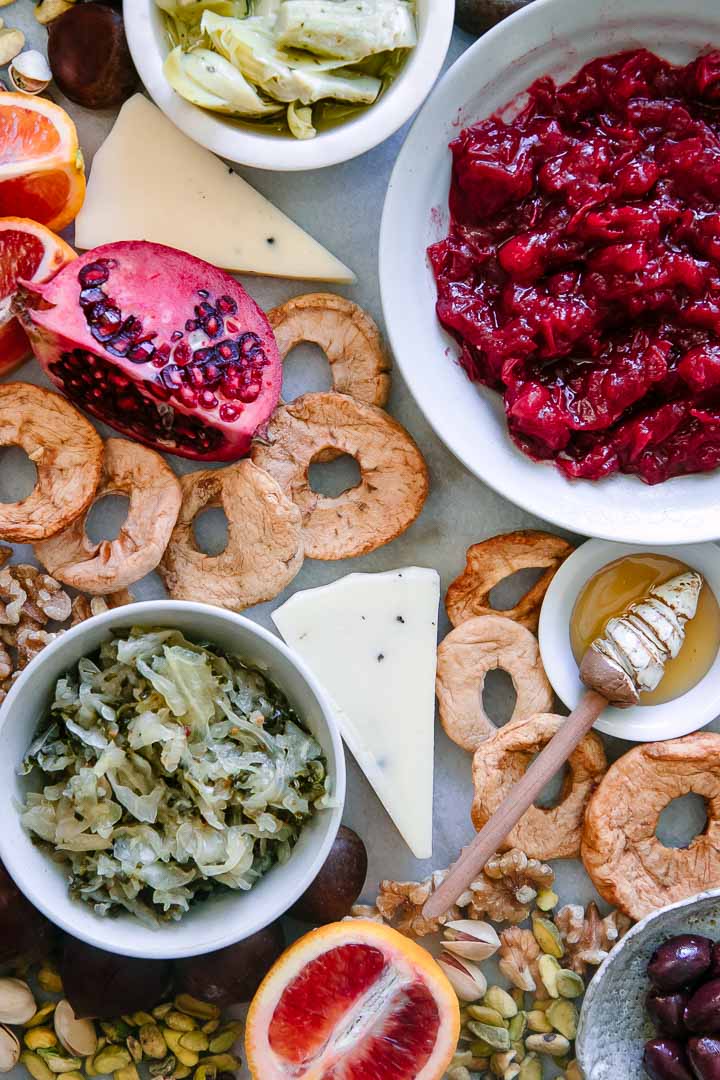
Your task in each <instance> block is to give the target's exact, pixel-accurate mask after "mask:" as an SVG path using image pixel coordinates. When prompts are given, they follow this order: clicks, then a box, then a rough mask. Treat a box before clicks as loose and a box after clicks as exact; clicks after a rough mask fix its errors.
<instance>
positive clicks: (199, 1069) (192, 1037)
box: [0, 966, 242, 1080]
mask: <svg viewBox="0 0 720 1080" xmlns="http://www.w3.org/2000/svg"><path fill="white" fill-rule="evenodd" d="M37 981H38V984H39V986H40V988H41V989H43V990H45V991H46V992H47V993H51V994H55V995H58V994H61V993H62V983H61V981H60V977H59V975H58V974H57V972H56V971H55V970H54V969H53V968H51V967H48V966H45V967H43V968H41V969H40V972H39V974H38V976H37ZM10 1025H11V1026H10ZM13 1027H15V1028H20V1029H21V1031H20V1032H16V1031H14V1030H13V1029H12V1028H13ZM241 1030H242V1024H240V1023H239V1022H236V1021H226V1022H224V1021H223V1019H222V1016H221V1013H220V1009H219V1008H218V1007H217V1006H216V1005H211V1004H209V1003H207V1002H204V1001H199V1000H198V999H197V998H194V997H191V996H190V995H189V994H180V995H178V997H176V998H175V999H174V1000H173V1001H167V1002H164V1003H163V1004H161V1005H158V1006H157V1007H156V1008H154V1009H153V1010H152V1012H137V1013H133V1014H132V1015H129V1016H122V1017H120V1018H118V1019H116V1020H98V1021H93V1020H81V1019H78V1018H77V1017H76V1016H75V1014H74V1012H73V1009H72V1006H71V1005H70V1003H69V1002H68V1001H67V1000H65V999H64V998H63V999H61V1000H60V1001H48V1002H46V1003H45V1004H43V1005H41V1006H39V1007H38V1006H37V1005H36V1002H35V997H34V994H33V992H32V990H31V989H30V987H29V986H28V984H27V983H26V982H24V981H23V980H21V979H16V978H4V979H0V1072H9V1071H10V1070H11V1069H13V1068H14V1067H15V1066H16V1065H17V1064H18V1063H20V1064H21V1065H24V1066H25V1068H26V1069H27V1071H28V1073H29V1074H30V1076H31V1077H33V1080H56V1078H57V1077H58V1076H62V1077H63V1078H64V1080H87V1078H94V1077H98V1076H109V1075H112V1076H113V1080H140V1074H139V1072H138V1065H140V1063H141V1062H142V1063H144V1064H145V1065H146V1066H147V1069H148V1072H149V1074H150V1077H151V1078H153V1080H185V1078H186V1077H192V1080H232V1077H233V1075H234V1073H235V1072H236V1071H237V1069H238V1068H239V1067H240V1060H239V1059H238V1058H237V1057H236V1056H235V1055H234V1054H233V1053H232V1049H233V1046H234V1045H235V1043H236V1042H237V1040H238V1037H239V1036H240V1034H241Z"/></svg>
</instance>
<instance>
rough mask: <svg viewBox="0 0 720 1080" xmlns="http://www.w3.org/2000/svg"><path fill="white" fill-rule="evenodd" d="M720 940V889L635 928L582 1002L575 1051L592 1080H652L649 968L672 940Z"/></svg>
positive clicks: (659, 913)
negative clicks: (647, 1053) (647, 1049)
mask: <svg viewBox="0 0 720 1080" xmlns="http://www.w3.org/2000/svg"><path fill="white" fill-rule="evenodd" d="M677 934H704V935H706V936H707V937H710V938H713V939H718V938H720V889H711V890H709V891H708V892H703V893H698V894H697V895H696V896H691V897H689V898H688V899H687V900H680V901H678V903H677V904H671V905H670V907H666V908H661V909H660V911H654V912H653V913H652V915H648V916H647V918H645V919H643V920H642V921H641V922H639V923H637V925H636V926H633V928H632V930H630V931H629V932H628V933H627V934H626V936H625V937H624V938H623V939H622V941H620V942H619V943H618V944H617V945H616V946H615V948H614V949H613V951H612V952H611V953H610V955H609V956H608V958H607V960H606V961H605V962H604V964H603V965H602V967H600V968H599V969H598V971H597V973H596V974H595V976H594V977H593V980H592V982H591V983H590V986H589V987H588V991H587V993H586V995H585V1000H584V1002H583V1007H582V1012H581V1014H580V1024H579V1027H578V1035H577V1041H576V1043H575V1053H576V1054H577V1059H578V1062H579V1064H580V1066H581V1068H582V1069H583V1072H584V1074H585V1076H587V1077H588V1078H589V1080H647V1074H646V1072H645V1070H644V1069H643V1067H642V1056H643V1048H644V1046H645V1042H646V1040H647V1039H651V1038H653V1036H654V1035H655V1029H654V1027H653V1025H652V1023H651V1022H650V1018H649V1017H648V1015H647V1012H646V1010H645V998H646V996H647V993H648V990H649V989H650V982H649V979H648V977H647V965H648V961H649V960H650V957H651V956H652V954H653V953H654V952H655V949H657V947H658V945H662V943H663V942H664V941H667V939H668V938H671V937H675V936H676V935H677Z"/></svg>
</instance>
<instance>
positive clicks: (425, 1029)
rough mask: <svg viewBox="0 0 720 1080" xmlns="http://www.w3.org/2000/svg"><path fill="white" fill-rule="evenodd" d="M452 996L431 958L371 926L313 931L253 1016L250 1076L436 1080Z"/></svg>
mask: <svg viewBox="0 0 720 1080" xmlns="http://www.w3.org/2000/svg"><path fill="white" fill-rule="evenodd" d="M459 1033H460V1011H459V1007H458V1001H457V998H456V996H455V993H454V991H453V989H452V987H451V986H450V983H449V982H448V980H447V979H446V978H445V975H444V974H443V972H442V971H441V970H440V968H439V967H438V965H437V964H436V963H435V961H434V960H433V958H432V956H430V954H429V953H427V952H425V950H424V949H422V948H421V947H420V946H419V945H416V944H415V942H414V941H410V940H409V939H408V938H405V937H403V936H402V934H399V933H398V932H397V931H396V930H392V929H391V928H390V927H388V926H381V925H380V924H378V923H374V922H370V921H366V920H360V919H356V920H349V921H347V922H340V923H332V924H331V925H330V926H324V927H322V928H321V929H320V930H313V931H312V932H311V933H309V934H307V935H306V936H305V937H303V938H301V939H300V940H299V941H297V942H296V943H295V944H294V945H293V946H292V947H291V948H290V949H288V950H287V952H285V953H283V955H282V956H281V957H280V959H279V960H278V961H277V963H276V964H275V966H274V967H273V968H272V969H271V970H270V972H269V973H268V974H267V975H266V977H265V979H264V981H263V982H262V984H261V986H260V989H259V990H258V992H257V994H256V995H255V998H254V999H253V1002H252V1005H251V1006H250V1011H249V1013H248V1018H247V1027H246V1034H245V1050H246V1054H247V1060H248V1066H249V1068H250V1072H251V1074H252V1076H253V1078H254V1080H289V1078H290V1077H292V1078H293V1080H440V1078H441V1077H442V1076H443V1075H444V1073H445V1070H446V1069H447V1067H448V1065H449V1064H450V1061H451V1059H452V1056H453V1054H454V1052H455V1048H456V1046H457V1040H458V1035H459Z"/></svg>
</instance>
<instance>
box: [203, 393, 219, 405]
mask: <svg viewBox="0 0 720 1080" xmlns="http://www.w3.org/2000/svg"><path fill="white" fill-rule="evenodd" d="M217 403H218V399H217V398H216V397H215V395H214V394H213V393H211V392H210V391H209V390H203V391H202V393H201V394H200V404H201V405H202V407H203V408H204V409H214V408H215V406H216V405H217Z"/></svg>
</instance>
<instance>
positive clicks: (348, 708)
mask: <svg viewBox="0 0 720 1080" xmlns="http://www.w3.org/2000/svg"><path fill="white" fill-rule="evenodd" d="M439 603H440V578H439V576H438V574H437V572H436V571H435V570H429V569H425V568H422V567H416V566H412V567H404V568H402V569H399V570H390V571H387V572H385V573H380V574H350V575H348V576H347V577H344V578H341V579H340V580H339V581H336V582H334V583H333V584H331V585H325V586H322V587H321V588H318V589H309V590H307V591H306V592H299V593H296V594H295V595H294V596H293V597H291V599H290V600H288V601H287V603H285V604H283V606H282V607H280V608H278V609H277V610H276V611H274V612H273V616H272V618H273V621H274V623H275V625H276V626H277V628H278V630H279V631H280V633H281V634H282V636H283V638H284V639H285V641H286V642H287V643H288V645H290V646H291V648H293V649H295V651H296V652H297V653H299V655H300V656H301V657H302V659H303V660H304V661H305V662H306V663H307V665H308V667H310V669H311V670H312V671H313V672H314V673H315V674H316V675H317V677H318V679H319V680H320V682H321V683H322V684H323V685H324V687H325V689H326V690H327V692H328V694H329V696H330V698H331V699H332V701H333V704H334V707H335V712H336V717H337V721H338V725H339V727H340V731H341V733H342V736H343V738H344V740H345V742H346V743H347V745H348V747H349V748H350V750H351V751H352V754H353V756H354V757H355V760H356V761H357V763H358V765H359V766H360V767H361V769H362V770H363V772H364V773H365V775H366V776H367V778H368V780H369V781H370V783H371V784H372V786H373V788H374V789H375V792H376V794H377V795H378V797H379V798H380V800H381V801H382V803H383V805H384V806H385V809H386V810H387V812H388V814H389V815H390V817H391V818H392V819H393V821H394V822H395V825H396V826H397V828H398V829H399V831H400V832H401V834H402V836H403V837H404V839H405V841H406V843H407V844H408V846H409V848H410V849H411V851H412V852H413V854H414V855H415V856H416V858H418V859H429V858H430V857H431V855H432V805H433V767H434V728H435V671H436V659H437V622H438V607H439Z"/></svg>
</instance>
